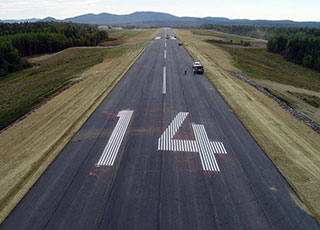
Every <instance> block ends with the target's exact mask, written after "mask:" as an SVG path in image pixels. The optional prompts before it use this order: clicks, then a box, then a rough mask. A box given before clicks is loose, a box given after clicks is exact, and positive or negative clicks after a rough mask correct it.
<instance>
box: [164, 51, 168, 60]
mask: <svg viewBox="0 0 320 230" xmlns="http://www.w3.org/2000/svg"><path fill="white" fill-rule="evenodd" d="M166 58H167V50H164V59H166Z"/></svg>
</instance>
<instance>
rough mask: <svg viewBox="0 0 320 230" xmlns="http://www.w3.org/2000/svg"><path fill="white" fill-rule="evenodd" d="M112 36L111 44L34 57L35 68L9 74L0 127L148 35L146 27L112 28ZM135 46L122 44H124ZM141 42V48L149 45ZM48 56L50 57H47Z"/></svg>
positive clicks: (3, 82)
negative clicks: (140, 37)
mask: <svg viewBox="0 0 320 230" xmlns="http://www.w3.org/2000/svg"><path fill="white" fill-rule="evenodd" d="M108 33H109V36H110V39H109V41H106V42H105V44H104V45H106V44H108V46H112V47H115V46H117V47H118V48H116V49H110V47H108V48H107V47H105V48H104V47H92V48H90V47H75V48H70V49H67V50H64V51H61V52H59V53H57V54H53V55H45V57H44V58H42V57H41V56H40V57H39V58H37V57H36V58H31V59H30V60H31V62H33V63H35V66H34V68H32V69H27V70H24V71H19V72H16V73H12V74H9V75H8V76H7V77H5V78H1V79H0V130H2V129H3V128H5V127H7V126H8V125H9V124H11V123H12V122H14V121H16V120H17V119H19V118H20V117H22V116H23V115H24V114H26V113H28V112H29V111H30V110H31V109H32V108H34V107H35V106H37V105H38V104H40V103H41V102H43V101H44V100H46V99H47V98H49V97H50V96H52V95H54V94H55V93H56V92H58V91H60V90H61V89H63V88H65V87H69V86H70V84H73V83H74V82H75V81H74V79H78V78H79V77H80V75H81V73H82V72H83V71H85V70H87V69H88V68H90V67H91V66H94V65H96V64H99V63H101V62H102V61H103V60H104V59H105V58H115V57H118V56H121V55H123V54H124V53H125V52H126V49H127V48H132V47H134V46H135V45H136V44H133V43H132V42H130V41H131V40H132V39H133V40H135V37H139V36H142V35H143V34H145V31H144V30H110V31H108ZM136 40H137V41H140V39H136ZM123 44H125V45H130V44H131V45H132V44H133V46H131V47H120V45H123ZM145 44H146V43H145V42H144V41H143V42H141V47H139V48H143V47H144V46H145ZM47 56H48V57H50V58H49V59H47Z"/></svg>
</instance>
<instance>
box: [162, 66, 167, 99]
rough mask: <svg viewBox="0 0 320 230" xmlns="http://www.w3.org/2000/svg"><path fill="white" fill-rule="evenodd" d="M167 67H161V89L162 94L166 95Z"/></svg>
mask: <svg viewBox="0 0 320 230" xmlns="http://www.w3.org/2000/svg"><path fill="white" fill-rule="evenodd" d="M166 75H167V67H165V66H164V67H163V88H162V93H163V94H166V93H167V79H166V78H167V76H166Z"/></svg>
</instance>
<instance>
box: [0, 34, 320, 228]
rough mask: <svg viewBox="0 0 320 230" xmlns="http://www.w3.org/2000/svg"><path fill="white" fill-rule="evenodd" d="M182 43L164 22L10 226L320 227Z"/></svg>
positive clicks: (6, 223) (12, 217)
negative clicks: (198, 71)
mask: <svg viewBox="0 0 320 230" xmlns="http://www.w3.org/2000/svg"><path fill="white" fill-rule="evenodd" d="M167 34H168V36H169V39H166V35H167ZM178 43H179V41H177V40H176V39H175V38H174V35H173V34H172V32H171V31H170V30H169V29H163V30H161V32H160V33H159V35H158V37H156V38H155V40H154V41H153V42H152V44H151V45H150V46H149V47H148V48H147V49H146V50H145V52H144V53H143V54H142V55H141V57H140V58H139V59H138V60H137V61H136V63H135V64H134V65H133V66H132V67H131V68H130V70H129V71H128V72H127V73H126V74H125V76H124V77H123V79H122V80H121V81H120V82H119V83H118V84H117V86H116V87H115V88H114V89H113V90H112V92H111V93H110V94H109V96H108V97H107V98H106V99H105V100H104V101H103V102H102V103H101V105H100V106H99V107H98V109H97V110H96V111H95V112H94V113H93V114H92V115H91V116H90V118H89V119H88V120H87V121H86V123H85V124H84V125H83V127H82V128H81V129H80V130H79V131H78V133H77V134H76V135H75V136H74V137H73V138H72V140H71V141H70V142H69V144H68V145H67V146H66V147H65V148H64V149H63V151H62V152H61V153H60V155H59V156H58V157H57V158H56V159H55V161H54V162H53V163H52V164H51V165H50V167H49V168H48V169H47V170H46V171H45V173H44V174H43V175H42V176H41V177H40V179H39V180H38V181H37V182H36V184H35V185H34V186H33V187H32V188H31V190H30V191H29V192H28V193H27V195H26V196H25V197H24V198H23V199H22V200H21V202H20V203H19V204H18V205H17V207H16V208H15V209H14V210H13V211H12V213H11V214H10V215H9V216H8V217H7V219H6V220H5V221H4V222H3V224H2V225H1V226H0V229H12V230H13V229H14V230H20V229H25V230H37V229H54V230H56V229H68V230H69V229H86V230H87V229H112V230H115V229H130V230H131V229H139V230H141V229H147V230H153V229H154V230H156V229H157V230H158V229H175V230H176V229H183V230H188V229H190V230H191V229H192V230H194V229H210V230H211V229H281V230H283V229H320V228H319V225H318V224H317V222H316V221H315V219H314V218H313V217H312V216H310V215H309V214H308V213H307V212H305V211H304V210H303V209H301V208H300V207H299V205H297V204H296V202H295V199H294V197H295V196H296V195H295V193H294V191H293V190H292V188H291V187H290V186H289V184H288V183H287V181H286V180H285V179H284V178H283V176H282V175H281V174H280V173H279V171H278V170H277V168H276V167H275V166H274V165H273V163H272V162H271V161H270V159H269V158H268V157H267V156H266V154H265V153H264V152H263V151H262V149H261V148H260V147H259V145H258V144H257V143H256V141H255V140H254V139H253V138H252V136H251V135H250V134H249V133H248V131H247V130H246V129H245V127H244V126H243V125H242V123H241V122H240V121H239V120H238V118H237V117H236V116H235V115H234V113H233V112H232V111H231V110H230V108H229V107H228V105H227V104H226V103H225V101H224V100H223V99H222V97H221V96H220V94H219V93H218V92H217V91H216V89H215V88H214V87H213V86H212V84H211V83H210V82H209V81H208V79H207V78H206V76H205V75H194V74H193V73H192V70H191V65H192V62H193V60H192V58H191V57H190V55H189V54H188V53H187V52H186V50H185V49H184V47H183V46H179V45H178ZM185 68H187V74H184V69H185Z"/></svg>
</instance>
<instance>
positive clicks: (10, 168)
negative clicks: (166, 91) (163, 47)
mask: <svg viewBox="0 0 320 230" xmlns="http://www.w3.org/2000/svg"><path fill="white" fill-rule="evenodd" d="M156 33H157V30H147V31H140V33H138V34H136V36H132V37H130V38H127V39H126V40H125V41H124V43H123V46H121V47H120V46H116V47H113V48H112V49H110V48H106V47H104V48H103V47H102V48H101V47H81V48H71V49H68V50H64V51H61V52H59V53H56V54H51V55H43V56H40V57H34V58H32V61H33V62H37V63H39V64H40V66H39V67H38V68H35V69H33V70H32V71H34V72H35V74H31V72H29V71H31V70H28V71H26V72H21V73H19V74H17V75H15V76H11V78H8V79H6V80H5V81H3V84H7V86H6V87H7V88H11V90H9V91H8V93H11V91H12V92H16V94H19V93H20V91H21V89H27V90H31V89H33V90H34V91H37V87H38V88H39V90H40V91H41V92H45V93H44V94H45V95H46V96H45V97H48V95H50V93H51V92H52V91H50V90H53V91H56V90H57V88H58V89H59V88H60V89H61V87H65V86H66V85H68V84H69V82H70V84H71V85H72V87H68V88H67V89H65V90H63V91H61V92H59V94H56V95H54V97H53V96H52V95H51V97H50V100H48V101H46V103H44V104H42V105H41V106H40V107H39V108H37V109H36V110H34V111H33V112H32V113H30V114H29V115H28V116H26V117H25V119H22V120H20V121H19V122H17V123H15V124H13V125H12V126H10V127H9V128H8V129H7V130H5V131H3V132H2V133H0V159H1V161H0V175H1V177H0V223H1V222H2V221H3V220H4V219H5V218H6V216H7V215H8V214H9V213H10V212H11V210H12V209H13V208H14V207H15V206H16V204H17V203H18V202H19V201H20V200H21V199H22V198H23V196H24V195H25V194H26V193H27V192H28V190H29V189H30V188H31V186H32V185H33V184H34V183H35V182H36V181H37V179H38V178H39V177H40V176H41V174H42V173H43V172H44V171H45V170H46V168H47V167H48V166H49V165H50V164H51V162H52V161H53V160H54V159H55V157H56V156H57V155H58V154H59V153H60V151H61V150H62V149H63V148H64V146H65V145H66V144H67V143H68V142H69V141H70V139H71V138H72V136H73V135H74V134H75V133H76V132H77V131H78V130H79V128H80V127H81V126H82V125H83V123H84V122H85V121H86V120H87V118H88V117H89V116H90V115H91V113H92V112H93V111H94V110H95V109H96V108H97V106H98V105H99V104H100V103H101V102H102V100H103V99H104V98H105V97H106V96H107V95H108V94H109V92H110V91H111V90H112V88H113V87H114V86H115V85H116V84H117V82H118V81H119V80H120V79H121V77H122V76H123V75H124V73H126V71H127V70H128V68H130V66H131V65H132V64H133V63H134V61H135V60H136V59H137V58H138V57H139V55H140V54H141V53H142V52H143V48H142V46H141V44H144V43H145V41H146V40H151V39H153V38H154V36H155V34H156ZM89 59H90V60H89ZM88 62H89V63H88ZM97 63H99V64H97ZM81 65H84V66H81ZM90 66H91V67H90ZM42 68H43V69H42ZM111 68H112V71H110V70H111ZM40 70H41V71H40ZM44 73H46V74H44ZM20 74H21V75H23V76H25V77H21V75H20ZM47 75H48V76H51V78H52V82H53V83H52V82H51V78H49V79H47ZM60 75H62V76H60ZM35 76H37V77H38V79H37V80H38V81H40V82H41V84H40V83H37V82H34V79H32V78H34V77H35ZM39 76H41V77H39ZM42 78H43V79H42ZM30 79H32V81H30V82H29V81H27V80H30ZM79 80H81V81H79ZM73 81H75V82H76V84H73V83H74V82H73ZM15 82H18V83H15ZM13 84H16V85H13ZM34 84H35V85H37V87H35V86H34ZM28 85H31V86H30V87H31V89H29V88H28ZM47 85H48V86H47ZM12 87H18V88H19V87H22V88H19V90H16V89H14V88H12ZM48 92H49V93H48ZM29 93H30V94H33V93H32V92H31V91H30V92H29ZM35 94H36V93H34V95H35ZM34 95H33V96H32V98H35V96H34ZM37 95H39V97H41V95H42V94H41V93H37ZM24 96H28V95H22V96H21V97H22V98H23V97H24ZM45 97H42V98H45ZM16 100H21V98H19V97H17V99H16ZM88 138H90V137H89V136H88Z"/></svg>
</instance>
